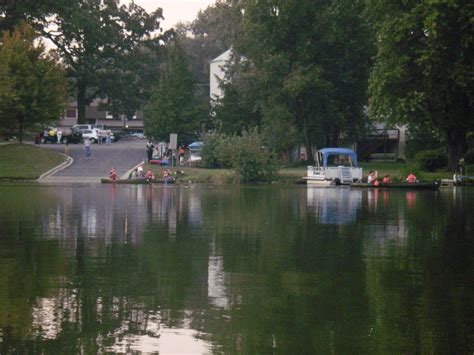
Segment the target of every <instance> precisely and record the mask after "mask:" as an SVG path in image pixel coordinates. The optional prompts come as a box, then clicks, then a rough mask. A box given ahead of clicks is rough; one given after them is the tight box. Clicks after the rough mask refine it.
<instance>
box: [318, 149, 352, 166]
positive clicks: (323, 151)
mask: <svg viewBox="0 0 474 355" xmlns="http://www.w3.org/2000/svg"><path fill="white" fill-rule="evenodd" d="M318 153H320V154H321V155H322V159H323V161H322V163H323V167H327V165H328V157H329V156H331V155H346V156H348V157H349V158H350V160H351V162H352V165H353V166H354V167H358V163H357V154H356V153H355V152H354V151H353V150H352V149H348V148H323V149H320V150H318Z"/></svg>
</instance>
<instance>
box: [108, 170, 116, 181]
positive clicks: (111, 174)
mask: <svg viewBox="0 0 474 355" xmlns="http://www.w3.org/2000/svg"><path fill="white" fill-rule="evenodd" d="M109 178H110V180H113V181H115V180H117V172H116V171H115V168H114V167H112V169H110V171H109Z"/></svg>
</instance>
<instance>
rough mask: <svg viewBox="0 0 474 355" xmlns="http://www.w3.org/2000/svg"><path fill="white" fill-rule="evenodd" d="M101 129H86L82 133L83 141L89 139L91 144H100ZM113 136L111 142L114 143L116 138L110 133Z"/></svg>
mask: <svg viewBox="0 0 474 355" xmlns="http://www.w3.org/2000/svg"><path fill="white" fill-rule="evenodd" d="M100 131H101V130H100V129H97V128H93V129H85V130H83V131H82V139H84V140H85V139H87V138H89V140H90V141H91V143H98V142H99V133H100ZM110 134H111V136H110V138H111V141H112V142H114V141H115V136H114V134H113V133H112V132H111V133H110Z"/></svg>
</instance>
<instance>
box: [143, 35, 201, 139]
mask: <svg viewBox="0 0 474 355" xmlns="http://www.w3.org/2000/svg"><path fill="white" fill-rule="evenodd" d="M167 51H168V55H167V59H166V63H165V64H164V65H163V66H162V68H161V70H160V80H159V82H158V83H157V85H156V88H155V90H154V92H153V95H152V97H151V100H150V102H149V104H148V105H147V106H146V107H145V109H144V123H145V131H146V133H147V135H148V136H152V137H155V138H160V139H166V138H167V137H169V134H170V133H177V134H178V139H181V138H184V137H196V136H197V135H198V133H199V132H200V131H201V130H202V123H203V121H205V120H206V118H207V116H208V104H207V103H208V99H207V95H206V94H205V93H203V92H202V91H201V90H200V87H199V86H197V85H196V81H195V80H194V77H193V75H192V73H191V71H190V68H189V65H188V62H187V59H186V56H185V53H184V51H183V49H182V48H181V47H180V45H179V43H177V42H175V43H173V45H171V46H169V47H168V48H167Z"/></svg>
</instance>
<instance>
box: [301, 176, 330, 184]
mask: <svg viewBox="0 0 474 355" xmlns="http://www.w3.org/2000/svg"><path fill="white" fill-rule="evenodd" d="M303 180H305V181H306V183H307V184H308V185H314V186H322V187H329V186H336V185H337V184H336V181H334V180H326V179H320V178H314V177H310V176H304V177H303Z"/></svg>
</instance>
